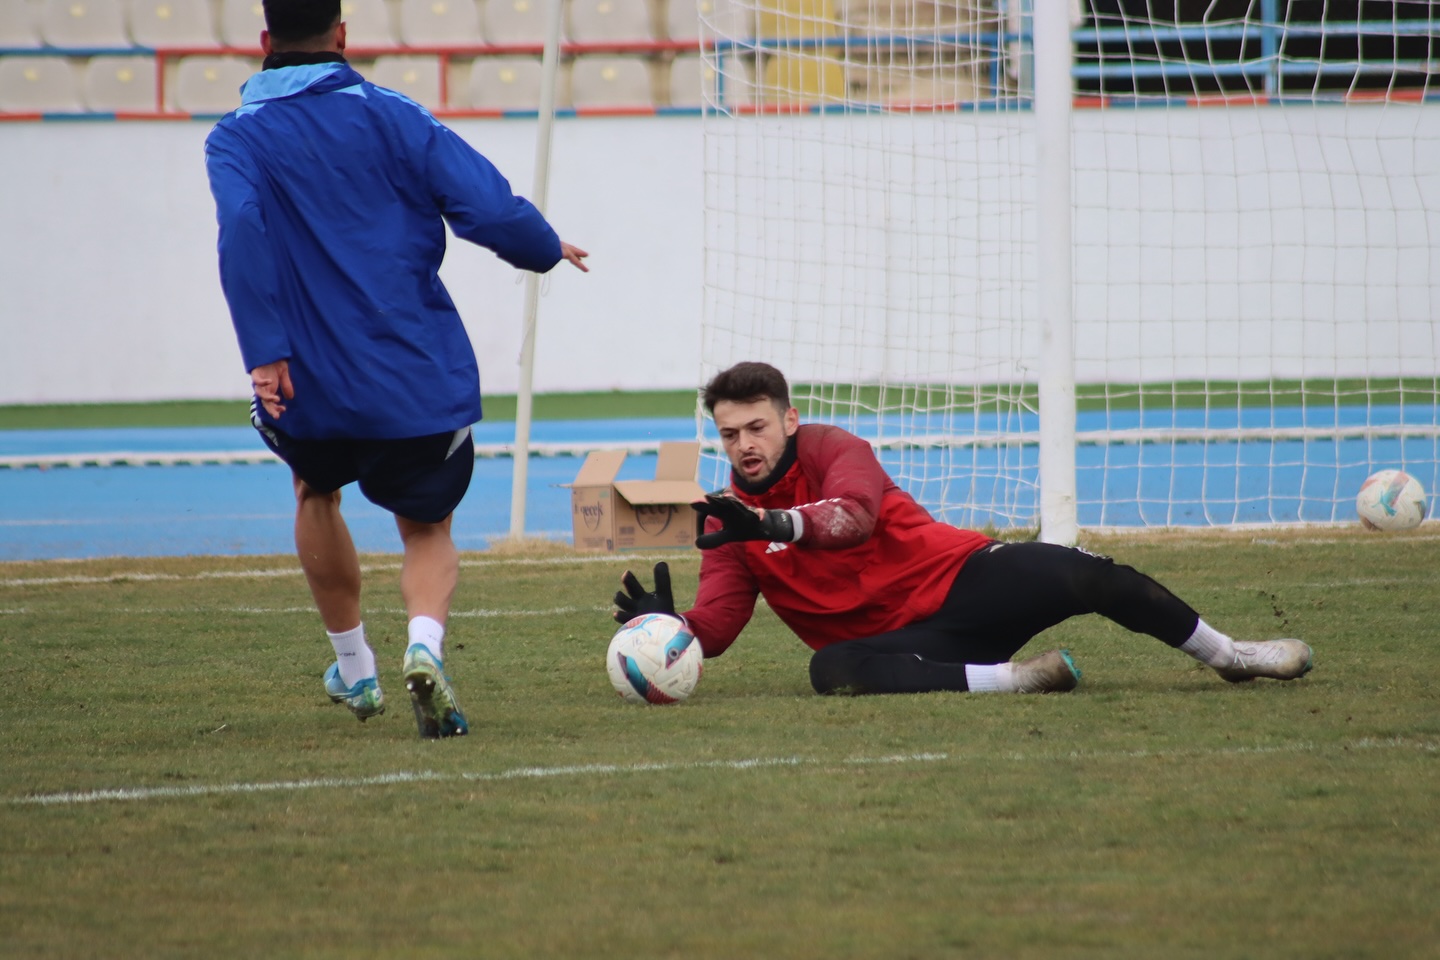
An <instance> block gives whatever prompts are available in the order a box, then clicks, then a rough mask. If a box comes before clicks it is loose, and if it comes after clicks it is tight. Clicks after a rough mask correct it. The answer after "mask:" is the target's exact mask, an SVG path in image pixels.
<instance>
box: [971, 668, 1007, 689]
mask: <svg viewBox="0 0 1440 960" xmlns="http://www.w3.org/2000/svg"><path fill="white" fill-rule="evenodd" d="M1011 666H1012V665H1011V664H1008V663H967V664H965V686H967V687H969V688H970V692H971V693H1014V692H1015V672H1014V670H1013V669H1011Z"/></svg>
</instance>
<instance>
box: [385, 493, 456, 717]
mask: <svg viewBox="0 0 1440 960" xmlns="http://www.w3.org/2000/svg"><path fill="white" fill-rule="evenodd" d="M450 521H451V518H450V517H446V518H445V519H444V520H442V521H440V522H439V523H421V522H419V521H416V520H407V519H405V518H404V517H396V518H395V525H396V527H397V528H398V529H399V531H400V539H401V540H402V541H403V542H404V544H405V561H404V564H403V565H402V567H401V570H400V594H401V596H402V597H403V598H404V600H405V610H406V613H408V614H409V617H410V624H409V627H408V631H409V645H408V646H407V647H406V650H405V689H406V690H408V691H409V693H410V703H411V705H412V706H413V707H414V708H415V722H416V724H417V725H418V726H419V729H420V736H422V737H424V738H426V739H436V738H439V737H453V736H460V735H463V734H465V733H467V732H469V727H468V725H467V724H466V722H465V715H464V714H463V713H461V712H460V705H459V704H458V703H457V702H456V700H455V691H454V690H453V689H452V688H451V686H450V681H449V678H448V677H446V676H445V671H444V641H445V621H446V619H447V618H448V617H449V614H450V600H451V598H452V597H453V596H454V594H455V584H456V583H457V582H458V581H459V579H460V555H459V552H458V551H456V549H455V541H454V540H452V539H451V537H450Z"/></svg>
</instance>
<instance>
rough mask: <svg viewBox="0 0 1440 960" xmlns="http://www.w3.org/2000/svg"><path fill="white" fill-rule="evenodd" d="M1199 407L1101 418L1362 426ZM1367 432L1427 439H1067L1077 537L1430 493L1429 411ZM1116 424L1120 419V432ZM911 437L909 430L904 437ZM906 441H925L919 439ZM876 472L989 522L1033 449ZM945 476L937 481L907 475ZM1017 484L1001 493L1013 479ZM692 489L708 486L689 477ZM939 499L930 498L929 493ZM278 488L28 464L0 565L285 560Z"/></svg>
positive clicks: (386, 533) (8, 506)
mask: <svg viewBox="0 0 1440 960" xmlns="http://www.w3.org/2000/svg"><path fill="white" fill-rule="evenodd" d="M1249 414H1250V412H1249V411H1247V417H1246V418H1245V420H1244V421H1241V420H1239V419H1238V418H1236V417H1234V415H1233V413H1232V415H1231V416H1230V418H1229V420H1228V421H1224V416H1225V415H1224V414H1223V413H1220V414H1217V413H1216V412H1215V411H1211V412H1210V413H1209V414H1208V415H1207V414H1206V413H1205V412H1204V411H1178V412H1171V411H1160V412H1156V411H1147V412H1146V413H1145V415H1144V421H1143V423H1142V422H1140V421H1141V417H1140V414H1139V413H1135V414H1128V415H1127V414H1123V413H1120V414H1117V413H1112V414H1110V416H1109V423H1110V428H1111V429H1119V428H1121V427H1127V426H1136V425H1139V426H1143V427H1145V428H1152V429H1160V430H1166V429H1186V428H1191V427H1205V428H1208V429H1211V430H1217V429H1219V430H1223V429H1228V428H1247V427H1285V428H1295V427H1313V428H1319V429H1321V430H1323V429H1326V428H1331V427H1335V426H1337V425H1338V426H1344V425H1346V424H1355V423H1359V424H1363V423H1365V422H1367V420H1366V417H1367V414H1366V411H1364V410H1362V409H1349V408H1339V409H1337V410H1320V411H1318V412H1317V411H1316V410H1314V409H1313V408H1312V409H1311V410H1309V411H1303V412H1302V411H1301V410H1299V409H1295V410H1284V409H1281V408H1276V409H1274V410H1262V411H1259V412H1258V414H1256V419H1254V420H1251V418H1250V416H1249ZM1101 416H1102V415H1100V414H1083V415H1082V416H1081V418H1080V422H1079V429H1080V431H1081V433H1082V434H1084V433H1085V432H1086V431H1089V430H1099V429H1102V428H1103V427H1104V426H1105V424H1104V422H1103V421H1101V420H1100V419H1099V418H1100V417H1101ZM1368 417H1369V419H1368V422H1369V423H1379V422H1384V423H1391V424H1399V425H1402V426H1411V427H1418V428H1422V429H1423V428H1431V429H1429V430H1428V431H1426V432H1428V435H1420V436H1415V435H1412V436H1406V437H1403V438H1402V437H1399V436H1392V437H1379V438H1375V437H1370V438H1364V437H1352V438H1346V439H1339V440H1336V439H1334V438H1326V437H1306V438H1298V439H1289V440H1281V441H1270V440H1250V439H1246V440H1235V441H1230V442H1214V441H1212V442H1209V443H1205V444H1200V443H1175V442H1157V443H1082V445H1081V446H1080V448H1079V451H1078V458H1077V459H1078V463H1077V468H1078V469H1077V483H1078V492H1079V509H1080V522H1081V525H1082V526H1090V527H1094V526H1107V527H1108V526H1120V527H1123V526H1141V525H1163V526H1191V525H1206V524H1237V523H1272V522H1294V521H1302V520H1303V521H1310V522H1331V521H1342V522H1344V521H1350V520H1353V518H1354V513H1353V500H1352V498H1353V495H1354V491H1355V490H1357V489H1358V488H1359V486H1360V482H1361V481H1362V480H1363V479H1364V478H1365V477H1366V476H1367V475H1369V474H1370V473H1371V472H1373V471H1374V470H1378V469H1381V468H1384V467H1404V468H1405V469H1407V470H1409V471H1410V472H1411V473H1412V474H1413V475H1415V476H1416V477H1417V479H1419V480H1420V482H1421V483H1422V484H1424V486H1425V488H1426V490H1427V491H1430V492H1432V493H1433V492H1434V491H1435V490H1436V488H1437V486H1440V472H1437V470H1440V468H1437V464H1440V441H1437V439H1436V435H1435V431H1434V429H1433V427H1434V426H1435V424H1436V422H1437V413H1436V411H1435V410H1433V409H1430V408H1417V407H1408V408H1406V409H1404V410H1400V409H1399V408H1396V409H1395V410H1393V411H1378V410H1375V409H1372V410H1370V411H1369V414H1368ZM1122 420H1128V421H1130V422H1128V423H1122V422H1120V421H1122ZM845 425H846V426H847V427H850V428H851V429H854V430H857V431H858V432H860V433H862V434H865V435H870V436H874V435H875V433H876V432H877V431H878V432H880V433H881V434H882V435H885V434H889V435H894V433H895V430H894V427H893V425H891V424H886V425H885V426H884V428H883V429H881V428H880V427H879V425H877V424H876V423H875V422H874V420H873V419H872V420H870V421H868V422H865V421H860V422H854V423H846V424H845ZM915 426H916V425H915V424H913V423H912V424H910V425H909V427H910V428H911V429H912V430H913V429H914V428H915ZM1033 429H1034V425H1033V423H1031V422H1029V418H1028V417H1027V418H1021V417H1011V418H1009V419H1008V420H1007V421H1006V422H1004V423H1001V422H995V418H993V417H991V418H988V420H987V419H986V418H973V419H970V420H966V421H964V422H958V421H957V422H949V423H944V424H941V425H939V427H938V428H937V430H936V432H944V433H956V434H961V435H975V434H981V435H984V434H989V433H995V432H997V431H1030V430H1033ZM694 431H695V422H694V420H693V419H690V418H675V419H654V420H614V421H540V422H537V423H536V424H535V425H534V431H533V437H532V439H533V441H534V442H535V443H537V444H541V443H558V444H573V445H575V446H577V447H584V446H585V445H587V444H599V443H618V442H627V443H655V442H658V441H661V440H688V439H693V438H694ZM921 432H924V431H923V430H922V431H921ZM475 440H476V443H477V445H482V446H483V445H490V444H508V443H512V442H513V440H514V424H512V423H498V424H493V425H491V424H481V425H479V426H477V427H476V430H475ZM260 449H261V445H260V443H259V440H258V439H257V438H256V436H255V434H254V431H253V430H251V429H250V428H249V427H248V426H241V427H220V428H167V429H116V430H55V431H23V430H22V431H0V457H34V456H42V455H53V454H70V453H102V452H113V451H126V452H136V453H158V452H171V453H179V452H192V451H204V452H214V451H247V452H254V451H259V450H260ZM881 461H882V462H883V463H884V464H885V466H886V468H887V469H888V470H889V471H890V472H891V474H892V475H893V476H895V477H896V478H897V479H899V480H900V481H901V483H902V485H903V486H906V487H907V488H908V489H910V490H911V492H912V493H914V494H916V496H917V497H919V498H920V499H921V500H922V501H927V500H928V501H932V502H937V501H939V500H940V499H941V498H942V497H943V499H944V500H945V501H946V502H950V503H962V504H969V503H998V504H1001V505H1002V506H1000V507H999V508H996V509H995V511H994V512H989V511H988V510H986V511H976V510H974V509H970V508H966V509H964V510H963V511H957V512H956V513H955V514H953V515H947V516H944V517H942V518H941V519H945V520H949V521H950V522H954V523H957V524H962V525H970V526H979V525H983V524H985V523H994V524H995V525H996V526H1006V525H1008V524H1009V522H1010V520H1011V519H1018V520H1019V521H1020V522H1030V519H1029V518H1032V517H1033V516H1035V512H1036V493H1037V485H1036V482H1037V479H1038V466H1037V451H1036V448H1035V447H1034V446H1015V445H1009V446H1005V445H1002V446H984V445H981V446H977V447H973V448H972V447H964V448H959V449H953V450H952V449H933V450H915V449H910V450H885V451H882V453H881ZM580 462H581V461H580V459H579V458H578V457H569V456H566V457H532V458H531V460H530V479H529V494H528V508H527V511H526V530H527V532H528V533H530V534H532V535H539V536H548V537H552V538H556V539H561V540H568V539H569V537H570V495H569V490H568V489H567V487H566V485H567V484H569V483H570V481H571V480H573V479H574V477H575V472H576V471H577V470H578V469H579V466H580ZM513 468H514V465H513V462H512V461H511V460H510V459H509V458H485V457H482V458H480V459H477V460H476V462H475V479H474V481H473V483H472V485H471V488H470V493H469V494H468V496H467V497H466V498H465V501H464V502H463V503H462V504H461V505H460V508H459V509H458V510H457V511H456V515H455V524H454V534H455V540H456V543H457V544H458V545H459V547H460V548H461V549H463V550H479V549H484V548H485V547H486V545H487V543H488V542H489V541H490V540H493V539H495V538H497V537H502V536H504V535H505V534H506V533H507V532H508V530H509V527H510V486H511V474H512V471H513ZM654 470H655V458H654V456H653V455H649V456H647V455H635V456H631V457H629V458H627V460H626V462H625V465H624V467H623V468H622V470H621V474H620V478H621V479H643V478H648V477H651V476H653V475H654ZM937 473H943V474H946V475H948V476H949V479H947V480H944V481H935V480H931V481H926V482H924V483H920V482H918V481H913V480H912V479H911V478H912V477H921V476H934V475H936V474H937ZM1017 476H1018V478H1019V479H1018V481H1017V480H1016V479H1015V478H1016V477H1017ZM700 480H701V483H702V484H703V485H705V486H714V485H718V482H717V479H716V475H715V473H714V471H713V470H712V469H710V468H708V467H702V475H701V478H700ZM941 487H943V489H941ZM293 510H294V507H293V497H292V495H291V492H290V476H289V471H288V469H287V468H285V467H284V466H282V465H280V464H274V463H266V464H229V465H222V464H197V465H178V466H143V467H142V466H110V467H63V466H57V467H50V468H48V469H37V468H35V467H28V468H21V469H0V560H38V559H49V558H82V557H103V556H184V555H200V554H267V553H277V554H288V553H290V552H291V551H292V549H293V544H292V541H291V521H292V519H293ZM345 516H346V520H347V521H348V523H349V525H350V528H351V532H352V534H353V535H354V538H355V542H356V545H357V546H358V547H359V549H360V550H362V551H365V552H394V551H397V550H398V549H399V539H398V536H397V535H396V533H395V528H394V522H393V520H392V519H391V517H390V516H389V515H388V514H386V513H385V512H384V511H382V510H380V509H378V508H376V507H374V506H373V505H371V504H370V503H369V502H367V501H366V500H365V499H364V498H363V497H362V496H360V494H359V492H358V491H357V490H354V488H350V489H348V490H347V491H346V497H345Z"/></svg>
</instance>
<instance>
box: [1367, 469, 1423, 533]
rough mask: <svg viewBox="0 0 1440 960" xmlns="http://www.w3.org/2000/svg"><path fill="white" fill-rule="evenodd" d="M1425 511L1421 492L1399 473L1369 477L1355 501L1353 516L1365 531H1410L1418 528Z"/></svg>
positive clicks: (1398, 471) (1410, 479)
mask: <svg viewBox="0 0 1440 960" xmlns="http://www.w3.org/2000/svg"><path fill="white" fill-rule="evenodd" d="M1428 508H1429V504H1428V503H1427V502H1426V500H1425V488H1424V487H1422V486H1420V481H1419V480H1416V479H1415V478H1414V477H1412V476H1410V475H1409V474H1408V473H1405V472H1404V471H1403V470H1381V471H1379V472H1378V473H1372V474H1371V475H1370V476H1369V477H1367V478H1365V482H1364V483H1362V484H1361V485H1360V494H1359V495H1358V496H1357V497H1356V498H1355V512H1356V513H1358V514H1360V522H1361V523H1362V524H1364V526H1365V529H1367V530H1411V529H1413V528H1415V527H1418V526H1420V521H1422V520H1424V519H1425V514H1426V513H1427V512H1428Z"/></svg>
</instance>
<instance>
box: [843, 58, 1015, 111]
mask: <svg viewBox="0 0 1440 960" xmlns="http://www.w3.org/2000/svg"><path fill="white" fill-rule="evenodd" d="M953 56H954V52H953V51H952V52H951V57H952V58H951V59H947V60H937V59H935V58H933V57H930V56H928V55H926V54H924V53H919V52H915V51H913V50H908V51H907V50H904V49H901V48H895V49H894V51H893V52H892V54H891V55H890V56H888V57H881V58H877V59H875V60H872V61H871V62H870V63H868V64H857V65H854V66H852V68H851V71H850V81H851V84H852V86H853V87H854V88H855V90H856V96H857V97H858V98H859V99H863V100H864V101H866V102H868V103H875V104H889V105H895V106H904V105H907V104H914V105H925V106H932V105H941V104H954V103H966V102H972V101H974V100H976V99H977V98H978V97H980V96H982V95H983V93H984V91H986V90H987V85H986V84H985V82H984V80H983V79H982V76H983V73H984V69H983V68H984V64H983V63H982V62H981V61H978V60H969V59H967V60H964V61H957V60H955V59H953Z"/></svg>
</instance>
